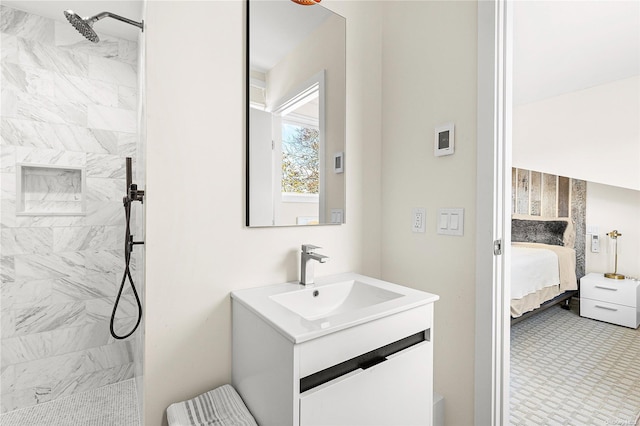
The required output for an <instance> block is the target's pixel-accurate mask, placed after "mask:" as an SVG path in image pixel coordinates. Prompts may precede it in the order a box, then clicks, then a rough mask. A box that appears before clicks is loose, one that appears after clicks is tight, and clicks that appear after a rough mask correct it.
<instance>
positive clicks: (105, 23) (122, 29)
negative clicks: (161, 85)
mask: <svg viewBox="0 0 640 426" xmlns="http://www.w3.org/2000/svg"><path fill="white" fill-rule="evenodd" d="M2 4H3V5H5V6H9V7H12V8H14V9H19V10H24V11H25V12H30V13H33V14H36V15H40V16H44V17H46V18H51V19H55V20H57V21H60V22H67V21H66V18H65V17H64V14H63V11H65V10H67V9H71V10H73V11H74V12H76V13H77V14H78V15H80V16H82V17H87V16H93V15H96V14H98V13H100V12H105V11H106V12H111V13H115V14H116V15H120V16H123V17H125V18H128V19H131V20H134V21H137V22H140V21H142V4H143V1H142V0H136V1H132V0H111V1H107V0H95V1H94V0H84V1H77V0H69V1H61V0H44V1H34V0H2ZM94 29H95V31H96V32H97V33H98V34H108V35H112V36H116V37H120V38H124V39H127V40H137V39H138V35H139V33H140V29H139V28H137V27H135V26H133V25H128V24H125V23H124V22H120V21H118V20H115V19H108V18H105V19H102V20H100V21H99V22H96V24H95V26H94Z"/></svg>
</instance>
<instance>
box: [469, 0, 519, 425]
mask: <svg viewBox="0 0 640 426" xmlns="http://www.w3.org/2000/svg"><path fill="white" fill-rule="evenodd" d="M511 14H512V12H511V3H510V1H509V0H480V1H478V105H477V106H478V112H477V114H478V123H477V126H478V135H477V137H478V142H477V200H478V201H477V206H476V207H477V216H476V221H477V222H476V224H477V225H476V226H477V235H476V318H475V319H476V336H475V337H476V341H475V398H474V400H475V407H474V419H475V420H474V421H475V424H476V425H507V424H509V357H510V347H509V341H510V321H509V299H510V294H509V293H510V290H509V285H508V284H509V282H510V271H509V265H510V259H509V257H510V244H505V242H506V243H509V242H510V241H511V226H510V225H511V220H510V215H509V212H510V211H511V194H510V192H511V58H512V56H511V40H512V18H511ZM496 242H501V247H500V248H501V254H495V253H494V249H495V247H494V246H495V244H496Z"/></svg>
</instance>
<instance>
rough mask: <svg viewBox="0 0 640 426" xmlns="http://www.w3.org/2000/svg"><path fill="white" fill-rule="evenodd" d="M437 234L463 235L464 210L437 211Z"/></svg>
mask: <svg viewBox="0 0 640 426" xmlns="http://www.w3.org/2000/svg"><path fill="white" fill-rule="evenodd" d="M437 232H438V234H441V235H458V236H462V235H464V209H460V208H455V209H438V231H437Z"/></svg>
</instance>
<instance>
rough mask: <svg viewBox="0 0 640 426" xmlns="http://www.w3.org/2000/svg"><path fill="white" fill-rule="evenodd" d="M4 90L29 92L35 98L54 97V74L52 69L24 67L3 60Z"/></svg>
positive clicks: (2, 80) (2, 78) (2, 81)
mask: <svg viewBox="0 0 640 426" xmlns="http://www.w3.org/2000/svg"><path fill="white" fill-rule="evenodd" d="M0 69H1V71H2V74H1V80H0V81H1V83H2V88H3V90H5V89H10V90H13V91H15V92H17V93H24V94H28V95H30V96H32V97H34V98H45V99H53V98H54V96H55V92H54V87H55V86H54V74H53V73H52V72H50V71H46V70H42V69H35V68H24V67H22V66H20V65H18V64H12V63H8V62H3V63H2V66H1V67H0Z"/></svg>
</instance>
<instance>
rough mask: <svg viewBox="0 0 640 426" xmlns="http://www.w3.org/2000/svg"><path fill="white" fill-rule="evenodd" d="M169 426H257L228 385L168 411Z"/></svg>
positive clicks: (179, 404)
mask: <svg viewBox="0 0 640 426" xmlns="http://www.w3.org/2000/svg"><path fill="white" fill-rule="evenodd" d="M167 420H168V422H169V426H214V425H215V426H258V424H257V423H256V421H255V419H254V418H253V416H252V415H251V413H250V412H249V410H248V409H247V406H246V405H244V401H243V400H242V398H240V395H238V392H236V390H235V389H234V388H233V386H231V385H223V386H220V387H219V388H216V389H214V390H212V391H209V392H205V393H203V394H202V395H198V396H196V397H195V398H192V399H189V400H187V401H182V402H176V403H175V404H171V405H170V406H169V408H167Z"/></svg>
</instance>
